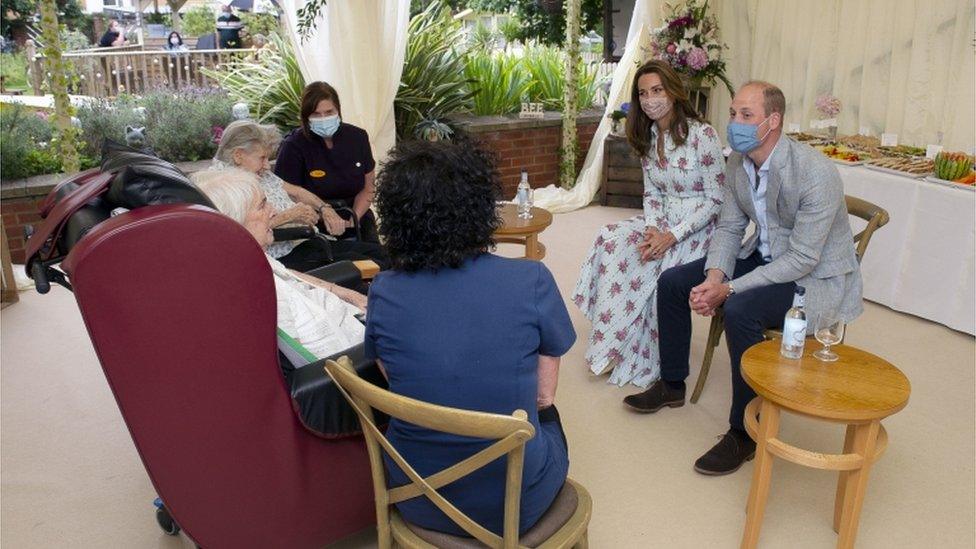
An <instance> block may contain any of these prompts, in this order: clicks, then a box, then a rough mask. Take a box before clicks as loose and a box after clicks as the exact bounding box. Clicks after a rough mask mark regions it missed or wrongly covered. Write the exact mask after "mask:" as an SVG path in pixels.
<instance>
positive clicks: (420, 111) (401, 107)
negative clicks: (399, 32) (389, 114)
mask: <svg viewBox="0 0 976 549" xmlns="http://www.w3.org/2000/svg"><path fill="white" fill-rule="evenodd" d="M463 39H464V31H463V29H462V26H461V23H460V22H459V21H455V20H454V18H453V17H452V16H451V9H450V6H449V5H447V4H446V3H445V2H444V1H443V0H436V1H434V2H431V3H430V4H428V5H427V6H426V7H425V8H424V10H423V11H422V12H420V13H418V14H417V15H415V16H414V17H413V18H411V19H410V25H409V27H408V38H407V51H406V55H405V57H404V62H403V74H402V75H401V77H400V87H399V89H398V90H397V95H396V99H395V100H394V102H393V111H394V116H395V117H396V131H397V137H398V138H400V139H404V138H409V137H412V136H414V135H415V133H416V128H417V125H418V124H420V123H421V121H427V122H428V124H429V123H432V122H438V123H442V124H443V123H447V121H446V118H447V117H448V116H449V115H451V114H454V113H463V112H469V110H470V108H471V97H472V95H473V92H472V91H471V90H470V88H469V84H470V81H469V79H468V78H467V77H466V76H465V56H464V53H463V52H460V51H458V48H456V47H455V46H456V45H457V44H460V43H462V41H463Z"/></svg>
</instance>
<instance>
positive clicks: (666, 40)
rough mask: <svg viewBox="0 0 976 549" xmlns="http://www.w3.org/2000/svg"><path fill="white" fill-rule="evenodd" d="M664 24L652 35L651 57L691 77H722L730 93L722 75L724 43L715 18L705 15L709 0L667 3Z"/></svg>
mask: <svg viewBox="0 0 976 549" xmlns="http://www.w3.org/2000/svg"><path fill="white" fill-rule="evenodd" d="M667 9H668V12H669V13H668V15H667V16H666V17H665V19H664V25H663V26H662V27H661V28H658V29H655V30H654V32H653V33H652V34H651V43H650V47H648V48H645V51H649V53H650V57H651V58H653V59H660V60H663V61H666V62H667V63H668V64H669V65H671V67H673V68H674V69H675V70H676V71H678V73H680V74H682V75H685V76H687V77H688V78H689V79H691V80H697V81H701V82H706V83H708V82H713V81H715V80H721V81H722V83H723V84H725V87H726V88H728V90H729V94H732V93H733V89H732V83H731V82H729V79H728V78H726V76H725V61H724V60H723V59H722V52H723V51H724V50H725V48H726V46H725V45H724V44H722V43H721V42H719V39H718V21H717V20H716V19H715V16H714V15H710V14H708V0H705V1H704V2H703V3H702V2H700V0H687V2H685V3H684V5H682V6H671V5H668V6H667Z"/></svg>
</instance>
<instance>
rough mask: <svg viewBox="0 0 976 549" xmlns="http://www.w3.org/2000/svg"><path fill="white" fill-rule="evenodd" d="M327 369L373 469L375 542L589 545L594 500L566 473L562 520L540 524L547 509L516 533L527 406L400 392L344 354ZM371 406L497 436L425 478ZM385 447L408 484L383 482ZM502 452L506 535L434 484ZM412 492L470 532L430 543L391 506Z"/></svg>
mask: <svg viewBox="0 0 976 549" xmlns="http://www.w3.org/2000/svg"><path fill="white" fill-rule="evenodd" d="M325 369H326V372H328V374H329V375H330V376H331V377H332V379H333V380H334V381H335V383H336V386H337V387H338V388H339V390H340V391H342V393H343V394H344V395H345V396H346V398H347V399H349V402H350V404H352V407H353V409H355V411H356V413H357V414H358V415H359V419H360V421H361V422H362V427H363V433H364V434H365V437H366V447H367V449H368V451H369V461H370V466H371V468H372V472H373V489H374V492H375V498H376V528H377V533H378V543H379V546H380V547H381V548H383V549H386V548H389V547H392V542H393V541H396V543H397V545H398V546H401V547H409V548H429V547H459V548H462V547H463V548H467V547H484V546H487V547H491V548H497V549H515V548H522V547H525V546H529V547H539V548H545V549H555V548H557V547H577V548H583V549H585V548H586V546H587V527H588V525H589V521H590V514H591V511H592V502H591V499H590V495H589V493H587V491H586V489H585V488H583V487H582V486H581V485H579V484H578V483H576V482H574V481H572V480H570V479H566V485H565V486H564V487H563V492H566V491H567V490H572V491H575V496H576V505H575V509H574V510H573V511H572V512H571V514H570V516H569V517H568V520H566V519H565V516H564V517H563V518H562V519H559V518H557V519H555V520H557V521H559V520H561V524H552V522H553V521H552V520H549V522H550V524H548V525H544V524H542V523H544V522H546V521H547V515H550V514H551V513H550V512H547V513H546V514H545V515H543V517H542V518H541V519H540V520H539V523H537V524H536V526H533V527H532V528H531V529H530V530H529V531H528V532H526V533H525V534H524V535H523V536H522V539H520V538H519V504H520V499H521V490H522V465H523V458H524V452H525V443H526V441H528V440H529V439H531V438H532V437H533V436H534V435H535V428H534V427H533V426H532V424H531V423H530V422H529V421H528V419H527V418H528V415H527V414H526V413H525V411H524V410H515V412H513V413H512V415H511V416H505V415H500V414H490V413H485V412H473V411H469V410H460V409H457V408H448V407H445V406H438V405H435V404H430V403H426V402H421V401H419V400H415V399H412V398H408V397H405V396H401V395H397V394H394V393H391V392H390V391H387V390H385V389H382V388H380V387H377V386H376V385H373V384H372V383H369V382H368V381H366V380H364V379H362V378H360V377H359V376H358V375H357V374H356V371H355V369H353V367H352V362H351V361H350V360H349V359H348V358H346V357H342V358H340V359H339V360H338V361H332V360H330V361H328V362H326V365H325ZM373 408H375V409H377V410H380V411H382V412H384V413H386V414H387V415H389V416H390V417H391V418H397V419H400V420H402V421H405V422H408V423H412V424H414V425H419V426H421V427H424V428H427V429H432V430H435V431H439V432H444V433H451V434H454V435H459V436H466V437H474V438H480V439H486V440H494V441H495V442H494V443H493V444H491V445H490V446H488V447H487V448H485V449H483V450H481V451H480V452H478V453H476V454H474V455H472V456H471V457H469V458H467V459H465V460H463V461H461V462H459V463H456V464H454V465H452V466H451V467H448V468H447V469H444V470H442V471H439V472H437V473H435V474H433V475H431V476H429V477H427V478H423V477H421V476H420V474H419V473H417V471H416V470H415V469H414V468H413V467H411V466H410V464H409V463H407V461H406V460H405V459H404V458H403V456H402V455H400V453H399V452H397V450H396V449H395V448H394V447H393V445H392V444H391V443H390V442H389V440H387V438H386V436H384V434H383V432H382V431H380V430H379V428H377V427H376V423H375V421H374V419H373V412H372V409H373ZM383 452H385V453H386V454H388V455H389V456H390V458H391V459H392V460H393V461H394V462H395V463H396V464H397V466H398V467H400V469H401V470H402V471H403V472H404V473H405V474H406V475H407V477H408V478H409V479H410V483H409V484H405V485H403V486H398V487H395V488H387V486H388V484H387V478H386V469H385V466H384V462H383ZM502 456H505V457H506V459H507V461H508V469H507V478H506V481H505V482H506V484H505V501H504V505H505V514H504V532H503V534H504V535H503V536H498V535H497V534H494V533H493V532H491V531H489V530H487V529H486V528H484V527H483V526H481V525H480V524H478V523H476V522H475V521H473V520H472V519H471V518H469V517H468V516H467V515H465V514H464V513H463V512H462V511H461V510H459V509H458V508H457V507H455V506H454V505H452V504H451V502H449V501H448V500H446V499H445V498H444V497H443V496H441V495H440V493H438V491H437V490H438V489H439V488H441V487H443V486H446V485H448V484H450V483H452V482H454V481H456V480H458V479H460V478H462V477H465V476H467V475H469V474H471V473H473V472H475V471H477V470H479V469H481V468H482V467H484V466H486V465H488V464H489V463H491V462H493V461H495V460H496V459H498V458H500V457H502ZM563 492H561V493H560V496H557V502H558V500H559V499H560V497H562V496H563ZM414 497H427V498H428V499H430V501H431V502H432V503H433V504H434V505H436V506H437V508H438V509H440V510H441V511H442V512H443V513H444V514H445V515H447V516H448V517H449V518H450V519H451V520H452V521H454V522H455V523H456V524H457V525H458V526H459V527H461V528H462V529H463V530H464V531H465V532H467V533H469V534H470V535H471V536H472V537H473V538H474V539H470V538H460V537H457V536H451V535H448V534H442V533H434V534H436V538H437V539H438V540H443V542H442V543H438V544H437V545H434V544H433V543H431V542H430V541H429V540H426V539H424V538H422V537H421V536H420V535H418V533H417V531H418V530H419V531H422V529H419V528H418V527H416V526H414V527H411V526H410V525H408V524H407V523H406V521H404V520H403V518H402V517H401V516H400V514H399V513H398V512H397V510H396V508H395V507H393V505H394V504H396V503H398V502H401V501H404V500H408V499H411V498H414ZM555 505H556V504H554V506H555ZM551 510H552V509H550V511H551ZM540 527H541V529H542V530H547V531H545V532H539V531H536V532H535V533H533V530H537V529H540ZM427 532H429V531H427ZM533 534H534V535H533ZM482 544H483V545H482Z"/></svg>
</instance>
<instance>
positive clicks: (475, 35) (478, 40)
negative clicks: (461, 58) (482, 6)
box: [468, 22, 498, 52]
mask: <svg viewBox="0 0 976 549" xmlns="http://www.w3.org/2000/svg"><path fill="white" fill-rule="evenodd" d="M497 44H498V36H497V35H496V34H495V33H494V32H493V31H492V30H491V29H489V28H488V26H487V25H485V24H484V23H481V22H479V23H478V24H477V25H475V27H474V29H472V30H471V32H470V33H469V34H468V51H469V52H472V51H492V50H494V49H495V46H496V45H497Z"/></svg>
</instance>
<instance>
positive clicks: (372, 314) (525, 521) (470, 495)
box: [365, 141, 576, 536]
mask: <svg viewBox="0 0 976 549" xmlns="http://www.w3.org/2000/svg"><path fill="white" fill-rule="evenodd" d="M499 191H500V187H499V183H498V175H497V172H496V171H495V167H494V161H493V158H492V157H491V156H490V155H489V154H488V153H486V152H484V151H482V150H480V149H478V148H477V147H476V146H474V145H473V144H472V143H470V142H467V141H463V142H457V143H450V142H443V141H441V142H436V143H431V142H426V141H418V142H413V143H405V144H401V145H400V146H399V147H398V148H397V149H395V150H394V151H393V152H392V154H391V156H390V158H389V159H388V160H387V162H386V164H385V165H384V168H383V171H382V173H381V174H380V176H379V178H378V180H377V190H376V208H377V211H378V213H379V217H380V218H381V219H382V220H383V222H382V223H381V224H380V227H379V232H380V235H381V236H382V237H383V238H384V241H385V243H386V246H387V250H388V252H389V255H390V258H391V262H392V266H393V267H392V270H390V271H386V272H383V273H380V274H379V275H377V277H376V279H375V280H374V281H373V284H372V286H371V287H370V291H369V305H368V308H367V311H368V313H367V322H366V341H365V346H366V353H367V356H369V357H371V358H375V359H376V360H377V361H378V362H379V363H380V364H381V366H382V367H383V368H384V370H385V372H386V374H387V377H388V379H389V381H390V390H392V391H393V392H395V393H398V394H401V395H405V396H408V397H411V398H416V399H418V400H422V401H425V402H431V403H434V404H440V405H443V406H451V407H456V408H464V409H468V410H478V411H484V412H493V413H498V414H506V415H508V414H511V413H512V412H513V411H514V410H517V409H522V410H525V411H526V412H528V416H529V421H531V422H532V424H533V425H534V426H535V428H536V436H535V437H534V438H532V439H531V440H529V441H528V443H527V444H526V447H525V466H524V467H525V469H524V472H523V478H522V504H521V517H520V529H521V531H523V532H524V531H525V530H527V529H528V528H530V527H531V526H532V525H533V524H535V523H536V521H538V519H539V518H540V517H541V516H542V514H543V513H544V512H545V511H546V509H548V508H549V506H550V504H551V503H552V502H553V500H554V499H555V497H556V494H557V493H558V492H559V490H560V489H561V488H562V486H563V484H564V482H565V480H566V471H567V469H568V466H569V458H568V454H567V446H566V439H565V435H564V434H563V432H562V427H561V425H560V424H559V415H558V413H557V412H556V409H555V407H554V406H553V405H552V404H553V398H554V397H555V392H556V381H557V375H558V370H559V357H560V356H562V355H563V354H565V353H566V352H567V351H568V350H569V348H570V347H571V346H572V345H573V342H574V341H575V339H576V334H575V332H574V331H573V325H572V323H571V322H570V320H569V314H568V312H567V311H566V307H565V305H564V304H563V300H562V297H561V296H560V295H559V290H558V289H557V288H556V283H555V280H553V277H552V274H551V273H550V272H549V270H548V269H546V267H545V265H543V264H542V263H540V262H536V261H529V260H525V259H508V258H503V257H499V256H496V255H494V254H492V253H489V250H491V249H492V248H493V247H494V241H493V239H492V233H493V232H494V231H495V229H496V228H497V227H498V225H499V223H500V220H499V218H498V214H497V211H496V202H495V201H496V199H497V198H498V197H499V194H500V192H499ZM386 434H387V437H388V438H389V440H390V442H391V443H392V444H393V445H394V446H395V447H396V448H397V450H398V451H399V452H401V453H402V454H403V456H404V457H405V458H406V459H407V461H408V462H410V463H411V465H413V466H414V467H415V468H416V469H417V471H418V472H419V473H420V474H421V475H423V476H427V475H430V474H433V473H435V472H437V471H440V470H441V469H444V468H446V467H448V466H450V465H453V464H455V463H458V462H460V461H462V460H464V459H466V458H468V457H470V456H471V455H473V454H475V453H476V452H478V451H480V450H482V449H483V448H485V447H487V446H488V444H489V443H488V442H487V441H482V440H474V439H470V438H465V437H457V436H453V435H448V434H445V433H438V432H433V431H429V430H426V429H422V428H419V427H417V426H415V425H410V424H405V423H403V422H399V421H397V420H392V421H391V422H390V427H389V430H388V431H387V433H386ZM388 469H389V471H390V479H391V482H392V483H394V484H397V485H399V484H406V483H407V477H406V476H405V475H404V474H403V473H402V472H401V471H400V469H399V468H398V467H396V466H394V465H393V463H392V462H388ZM505 470H506V467H505V461H504V460H497V461H496V462H495V463H493V464H491V465H490V466H488V467H486V468H485V469H482V470H481V471H479V472H478V473H477V474H474V475H471V476H467V477H464V478H463V479H461V480H459V481H456V482H454V483H452V484H450V485H448V486H446V487H444V489H443V490H442V492H441V493H442V494H443V495H444V496H445V497H446V498H447V499H448V500H449V501H451V502H452V503H453V504H454V505H456V506H457V507H458V508H459V509H460V510H461V511H463V512H464V513H465V514H467V515H468V516H469V517H471V518H472V519H474V520H475V521H476V522H478V523H479V524H482V525H484V526H485V527H486V528H488V529H490V530H492V531H494V532H495V533H496V534H499V535H500V534H501V533H502V524H503V522H504V519H503V515H504V509H503V502H504V491H505ZM397 508H398V509H399V510H400V513H401V514H402V515H403V517H404V519H405V520H407V521H408V522H411V523H413V524H415V525H417V526H421V527H423V528H427V529H430V530H437V531H441V532H447V533H450V534H454V535H461V536H463V535H465V534H464V531H463V530H461V529H459V528H458V527H457V526H456V525H455V524H454V523H453V522H452V521H451V520H449V519H448V518H447V517H446V516H445V515H444V514H443V513H441V512H440V511H439V510H437V508H436V507H434V505H433V504H431V503H430V501H429V500H428V499H426V498H422V497H418V498H413V499H410V500H407V501H404V502H401V503H398V504H397Z"/></svg>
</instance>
